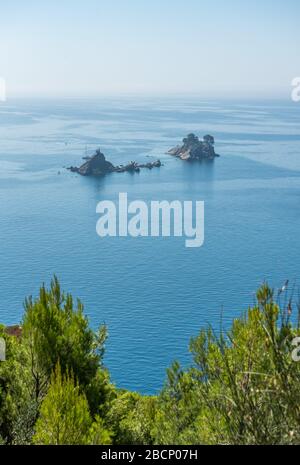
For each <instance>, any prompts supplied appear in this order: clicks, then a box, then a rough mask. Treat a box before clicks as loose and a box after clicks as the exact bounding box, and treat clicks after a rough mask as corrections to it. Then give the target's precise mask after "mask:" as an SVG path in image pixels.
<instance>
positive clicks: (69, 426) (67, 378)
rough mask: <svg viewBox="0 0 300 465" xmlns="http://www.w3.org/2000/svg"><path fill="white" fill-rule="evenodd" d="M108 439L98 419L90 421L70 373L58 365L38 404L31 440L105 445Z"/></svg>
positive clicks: (88, 413)
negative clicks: (45, 392) (34, 430)
mask: <svg viewBox="0 0 300 465" xmlns="http://www.w3.org/2000/svg"><path fill="white" fill-rule="evenodd" d="M109 439H110V436H109V432H108V431H106V430H105V429H104V427H103V424H102V422H101V420H100V418H98V417H97V419H96V421H95V422H94V423H93V421H92V417H91V415H90V412H89V405H88V401H87V398H86V396H85V394H83V393H81V392H80V387H79V385H77V384H76V383H75V381H74V377H73V375H69V374H68V373H67V374H66V375H63V374H62V372H61V368H60V365H57V367H56V369H55V372H54V374H53V375H52V377H51V384H50V387H49V390H48V393H47V395H46V397H45V399H44V400H43V402H42V405H41V409H40V417H39V419H38V421H37V423H36V432H35V435H34V437H33V442H34V443H35V444H46V445H47V444H54V445H59V444H80V445H82V444H101V443H104V444H107V443H109ZM102 441H103V442H102Z"/></svg>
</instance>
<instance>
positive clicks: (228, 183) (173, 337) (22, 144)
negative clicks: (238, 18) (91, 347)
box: [0, 97, 300, 393]
mask: <svg viewBox="0 0 300 465" xmlns="http://www.w3.org/2000/svg"><path fill="white" fill-rule="evenodd" d="M299 116H300V105H299V104H298V105H297V104H295V103H290V102H276V101H274V102H271V101H268V102H262V101H261V102H237V101H234V102H228V101H219V102H206V101H202V100H201V99H198V98H177V99H174V98H173V99H172V98H164V99H163V98H153V99H150V98H147V99H146V98H135V99H134V98H125V97H124V98H118V99H117V98H114V99H113V98H111V99H108V98H107V99H99V100H79V99H77V100H59V101H58V100H57V101H55V100H15V101H8V102H6V103H1V104H0V206H1V213H0V244H1V245H0V260H1V261H0V286H1V298H0V321H1V322H3V323H5V324H14V323H17V322H19V321H20V319H21V317H22V313H23V306H22V303H23V301H24V298H25V296H28V295H30V294H33V295H36V294H37V291H38V288H39V285H40V284H41V283H42V282H46V283H49V280H50V278H51V276H52V275H53V274H54V273H55V274H56V275H57V276H58V277H59V279H60V281H61V283H62V286H63V288H64V289H65V290H68V291H70V292H72V293H73V294H74V296H76V297H79V298H80V299H81V300H82V301H83V303H84V305H85V311H86V313H87V314H88V316H89V318H90V321H91V324H92V325H93V326H94V327H96V326H98V325H99V324H101V323H106V324H107V326H108V330H109V340H108V343H107V348H106V355H105V364H106V365H107V366H108V367H109V369H110V372H111V375H112V379H113V381H115V382H116V383H117V385H118V386H119V387H124V388H130V389H134V390H139V391H141V392H147V393H154V392H156V391H157V390H158V389H159V388H160V387H161V386H162V383H163V381H164V378H165V370H166V368H167V367H168V366H169V365H170V364H171V362H172V361H173V360H174V359H178V360H180V361H181V362H182V363H183V364H184V365H187V364H189V363H190V361H191V359H190V355H189V353H188V343H189V339H190V337H191V336H195V335H196V334H197V333H198V331H199V330H200V329H201V328H203V327H206V326H207V324H209V323H210V324H212V325H213V326H214V327H215V328H218V327H219V325H220V320H221V315H222V318H223V323H224V324H225V325H229V324H230V322H231V321H232V319H233V318H234V317H237V316H239V315H240V314H241V313H242V312H243V311H244V310H246V309H247V307H248V305H251V304H252V303H253V299H254V293H255V290H256V289H257V287H258V286H259V285H260V284H261V283H262V282H263V281H264V280H268V281H269V282H270V283H271V284H272V286H274V287H279V286H281V285H282V283H283V282H284V281H285V280H286V279H288V278H289V279H290V280H291V282H292V283H293V284H297V283H298V284H299V280H298V278H299V276H298V271H299V263H300V247H299V246H300V234H299V232H300V214H299V213H300V120H299ZM189 132H195V133H197V134H198V135H199V136H202V135H204V134H206V133H210V134H212V135H214V136H215V140H216V151H217V152H218V153H219V154H220V155H221V157H220V158H218V159H216V160H215V161H214V162H213V163H198V164H189V163H185V162H182V161H181V160H178V159H175V158H173V157H170V156H169V155H166V154H165V152H166V150H167V149H169V148H170V147H172V146H174V145H176V144H177V143H179V142H180V141H181V139H182V137H184V136H185V135H186V134H187V133H189ZM86 146H87V151H88V153H92V152H93V150H94V149H95V148H97V147H101V150H102V151H103V152H104V153H105V155H106V157H107V158H108V159H109V160H110V161H112V162H113V163H115V164H119V163H125V162H128V161H130V160H136V161H139V162H141V161H149V160H151V159H156V158H160V159H161V161H162V162H163V164H164V166H162V167H161V168H160V169H153V170H152V171H148V170H142V171H141V172H140V173H138V174H137V173H136V174H134V175H132V174H129V173H122V174H118V173H114V174H111V175H109V176H106V177H105V178H101V179H91V178H82V177H80V176H78V175H75V174H72V173H70V172H69V171H67V170H66V169H64V167H66V166H69V165H78V164H79V163H80V162H81V157H82V156H84V154H85V150H86ZM59 172H60V174H58V173H59ZM119 192H127V193H128V197H129V200H135V199H141V200H145V201H147V202H148V201H150V200H175V199H179V200H194V201H195V200H204V201H205V243H204V245H203V247H201V248H199V249H195V248H194V249H188V248H186V247H185V246H184V239H183V238H172V237H171V238H150V237H148V238H146V237H145V238H130V237H128V238H105V239H101V238H100V237H98V236H97V234H96V222H97V219H98V215H97V214H96V205H97V203H98V202H99V201H100V200H104V199H105V200H115V199H117V197H118V194H119ZM297 280H298V281H297Z"/></svg>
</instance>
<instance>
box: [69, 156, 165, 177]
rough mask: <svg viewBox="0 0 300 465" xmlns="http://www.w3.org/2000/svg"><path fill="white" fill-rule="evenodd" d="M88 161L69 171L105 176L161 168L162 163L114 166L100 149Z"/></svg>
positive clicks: (133, 163) (133, 162)
mask: <svg viewBox="0 0 300 465" xmlns="http://www.w3.org/2000/svg"><path fill="white" fill-rule="evenodd" d="M84 159H85V160H86V161H85V162H84V163H83V164H82V165H81V166H80V167H79V168H78V167H77V166H70V167H69V168H68V170H70V171H72V173H78V174H81V176H103V175H105V174H108V173H114V172H116V173H124V172H125V171H128V172H132V173H136V172H139V171H140V169H141V168H148V169H152V168H159V167H160V166H161V165H162V163H161V161H160V160H156V161H153V162H149V163H143V164H139V163H137V162H135V161H131V162H130V163H128V164H127V165H119V166H114V165H113V164H112V163H110V162H109V161H107V160H106V159H105V156H104V154H103V153H102V152H101V150H100V149H97V150H96V152H95V154H94V155H92V156H91V157H84Z"/></svg>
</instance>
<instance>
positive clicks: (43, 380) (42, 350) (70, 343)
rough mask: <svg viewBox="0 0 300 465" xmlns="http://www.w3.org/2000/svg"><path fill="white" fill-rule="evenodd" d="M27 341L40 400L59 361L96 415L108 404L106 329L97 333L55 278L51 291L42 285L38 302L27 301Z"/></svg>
mask: <svg viewBox="0 0 300 465" xmlns="http://www.w3.org/2000/svg"><path fill="white" fill-rule="evenodd" d="M22 326H23V339H24V340H25V341H26V343H27V345H28V347H29V351H30V356H31V370H32V374H33V377H34V381H35V394H36V399H38V398H39V397H43V396H44V395H45V392H46V391H47V385H48V382H49V378H50V376H51V373H52V371H53V370H54V368H55V366H56V364H57V363H58V362H59V363H60V366H61V369H62V371H63V372H64V373H65V372H66V371H68V370H71V371H72V373H73V374H74V376H75V378H76V379H77V380H78V382H79V383H80V385H81V386H83V387H84V389H85V392H86V395H87V397H88V401H89V404H90V407H91V409H92V411H93V413H95V412H96V411H97V408H98V406H99V405H100V404H101V403H103V402H104V401H105V396H106V394H107V384H108V374H107V373H101V374H100V373H99V370H100V369H102V370H103V371H104V369H103V367H102V358H103V354H104V343H105V340H106V337H107V332H106V328H105V327H104V326H102V327H100V328H99V330H98V332H97V333H95V332H94V331H92V330H91V329H90V327H89V323H88V319H87V318H86V317H85V316H84V314H83V305H82V304H81V302H80V301H79V300H78V301H77V305H76V306H74V302H73V298H72V296H71V295H70V294H64V293H63V292H62V291H61V289H60V285H59V282H58V280H57V278H56V277H54V279H53V281H52V282H51V287H50V289H49V290H47V289H46V288H45V286H42V287H41V289H40V294H39V297H38V298H37V299H36V300H33V299H32V298H29V299H27V300H26V301H25V315H24V318H23V325H22Z"/></svg>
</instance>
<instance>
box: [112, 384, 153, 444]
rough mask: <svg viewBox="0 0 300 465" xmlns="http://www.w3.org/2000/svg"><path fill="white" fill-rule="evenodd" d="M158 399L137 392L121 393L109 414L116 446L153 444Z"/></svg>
mask: <svg viewBox="0 0 300 465" xmlns="http://www.w3.org/2000/svg"><path fill="white" fill-rule="evenodd" d="M155 405H156V399H155V397H151V396H142V395H141V394H138V393H136V392H128V391H123V392H120V393H119V395H118V396H117V397H116V399H115V400H114V401H113V402H112V404H111V407H110V409H109V412H108V414H107V419H106V420H107V424H108V425H109V427H110V428H111V430H112V431H113V433H114V443H115V444H152V443H153V438H152V432H151V429H152V426H153V422H154V416H155Z"/></svg>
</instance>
